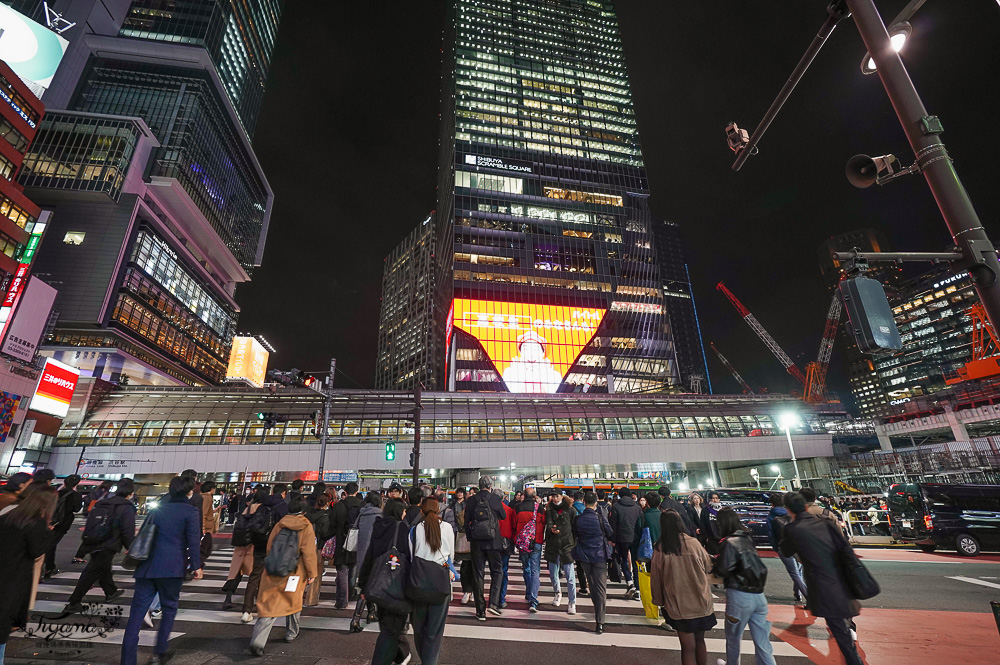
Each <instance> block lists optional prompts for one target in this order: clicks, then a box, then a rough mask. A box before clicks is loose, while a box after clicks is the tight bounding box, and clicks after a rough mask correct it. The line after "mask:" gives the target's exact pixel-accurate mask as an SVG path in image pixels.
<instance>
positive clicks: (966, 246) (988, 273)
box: [847, 0, 1000, 330]
mask: <svg viewBox="0 0 1000 665" xmlns="http://www.w3.org/2000/svg"><path fill="white" fill-rule="evenodd" d="M847 5H848V7H850V10H851V12H852V13H853V14H854V22H855V24H857V26H858V32H860V33H861V39H863V40H864V42H865V47H866V48H867V49H868V53H869V54H870V55H871V57H872V58H874V60H875V64H876V65H877V70H876V71H877V73H878V76H879V78H880V79H882V85H883V86H884V87H885V91H886V93H887V94H888V95H889V101H891V102H892V106H893V108H894V109H895V110H896V116H897V117H898V118H899V123H900V124H901V125H902V126H903V131H904V132H905V133H906V138H907V140H909V142H910V147H911V148H912V149H913V153H914V154H915V155H916V157H917V164H918V165H919V166H920V170H921V172H922V173H923V174H924V178H925V179H926V180H927V185H928V186H929V187H930V189H931V193H932V194H933V195H934V200H935V201H936V202H937V205H938V209H939V210H940V211H941V216H942V217H944V221H945V223H946V224H947V225H948V230H949V231H950V232H951V236H952V238H953V239H954V241H955V244H956V245H957V246H958V248H959V249H960V250H961V252H962V254H963V257H964V260H963V263H964V267H965V268H966V269H967V270H968V271H969V273H970V274H971V276H972V282H973V284H974V285H975V287H976V292H977V293H978V294H979V300H980V302H982V304H983V308H984V309H985V310H986V315H987V316H988V317H989V319H990V323H991V324H992V325H993V329H994V330H1000V282H998V279H997V278H998V276H1000V261H997V253H996V250H995V249H994V248H993V243H991V242H990V239H989V237H987V235H986V230H985V229H983V226H982V224H981V223H980V221H979V216H978V215H977V214H976V211H975V209H974V208H973V207H972V201H970V200H969V195H968V193H967V192H966V191H965V187H963V186H962V181H961V180H959V178H958V174H957V173H956V172H955V167H954V166H953V165H952V161H951V157H950V156H949V155H948V151H947V150H945V147H944V143H942V142H941V139H940V137H939V135H940V133H941V131H943V130H942V128H941V124H940V121H939V120H938V118H937V116H929V115H928V114H927V109H926V108H924V104H923V102H922V101H920V96H919V95H918V94H917V90H916V88H915V87H914V85H913V81H911V80H910V75H909V74H908V73H907V71H906V67H904V66H903V61H902V60H900V58H899V54H898V53H896V52H895V51H894V50H893V48H892V46H891V44H890V42H889V33H888V32H887V31H886V29H885V25H883V23H882V17H881V16H879V13H878V10H877V9H876V8H875V3H874V2H873V0H847Z"/></svg>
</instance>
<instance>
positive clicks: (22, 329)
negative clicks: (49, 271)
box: [0, 277, 58, 362]
mask: <svg viewBox="0 0 1000 665" xmlns="http://www.w3.org/2000/svg"><path fill="white" fill-rule="evenodd" d="M56 293H58V292H57V291H56V290H55V289H53V288H52V287H51V286H49V285H48V284H46V283H45V282H43V281H41V280H40V279H38V278H37V277H35V278H33V279H31V280H30V281H29V282H28V286H27V288H26V289H25V290H24V297H23V298H22V299H21V305H20V307H18V308H17V312H16V313H15V314H14V320H13V321H11V324H10V327H9V328H8V329H7V334H6V335H5V336H4V338H3V346H2V347H0V352H3V353H5V354H7V355H8V356H11V357H14V358H17V359H18V360H23V361H25V362H31V361H32V360H34V358H35V351H37V350H38V342H39V341H40V340H41V338H42V333H43V332H45V324H46V323H48V320H49V313H50V312H51V311H52V304H53V303H54V302H55V301H56Z"/></svg>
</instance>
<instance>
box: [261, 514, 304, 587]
mask: <svg viewBox="0 0 1000 665" xmlns="http://www.w3.org/2000/svg"><path fill="white" fill-rule="evenodd" d="M258 512H260V511H259V509H258ZM298 567H299V532H298V531H292V530H291V529H285V528H282V529H281V530H280V531H278V535H276V536H275V537H274V540H273V541H272V542H271V549H270V550H269V551H268V553H267V556H266V557H264V570H266V571H267V574H268V575H271V576H272V577H285V576H286V575H291V574H292V573H294V572H295V569H296V568H298Z"/></svg>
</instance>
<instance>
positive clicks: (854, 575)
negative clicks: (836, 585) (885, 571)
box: [826, 520, 882, 600]
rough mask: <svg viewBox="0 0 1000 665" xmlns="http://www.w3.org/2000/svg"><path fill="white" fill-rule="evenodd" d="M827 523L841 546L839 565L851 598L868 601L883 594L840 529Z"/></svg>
mask: <svg viewBox="0 0 1000 665" xmlns="http://www.w3.org/2000/svg"><path fill="white" fill-rule="evenodd" d="M826 522H827V523H828V524H829V525H830V532H831V533H832V534H833V538H834V542H838V543H840V545H841V546H840V547H839V549H838V550H837V564H838V565H839V566H840V570H841V572H842V573H843V575H844V583H845V584H846V585H847V591H848V593H849V594H850V596H851V598H854V599H855V600H868V599H869V598H874V597H875V596H877V595H879V594H880V593H882V589H881V587H879V584H878V582H876V581H875V578H874V577H872V574H871V571H869V570H868V569H867V568H866V567H865V564H863V563H861V559H859V558H858V555H857V554H856V553H855V552H854V548H853V547H851V545H850V543H848V542H847V541H846V540H845V539H844V535H843V534H842V533H841V532H840V528H839V527H838V526H837V525H836V524H834V523H833V522H832V521H831V520H826Z"/></svg>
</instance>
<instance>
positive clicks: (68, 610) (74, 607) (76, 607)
mask: <svg viewBox="0 0 1000 665" xmlns="http://www.w3.org/2000/svg"><path fill="white" fill-rule="evenodd" d="M85 609H86V608H85V607H84V605H83V603H67V604H66V607H64V608H63V614H79V613H80V612H82V611H84V610H85Z"/></svg>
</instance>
